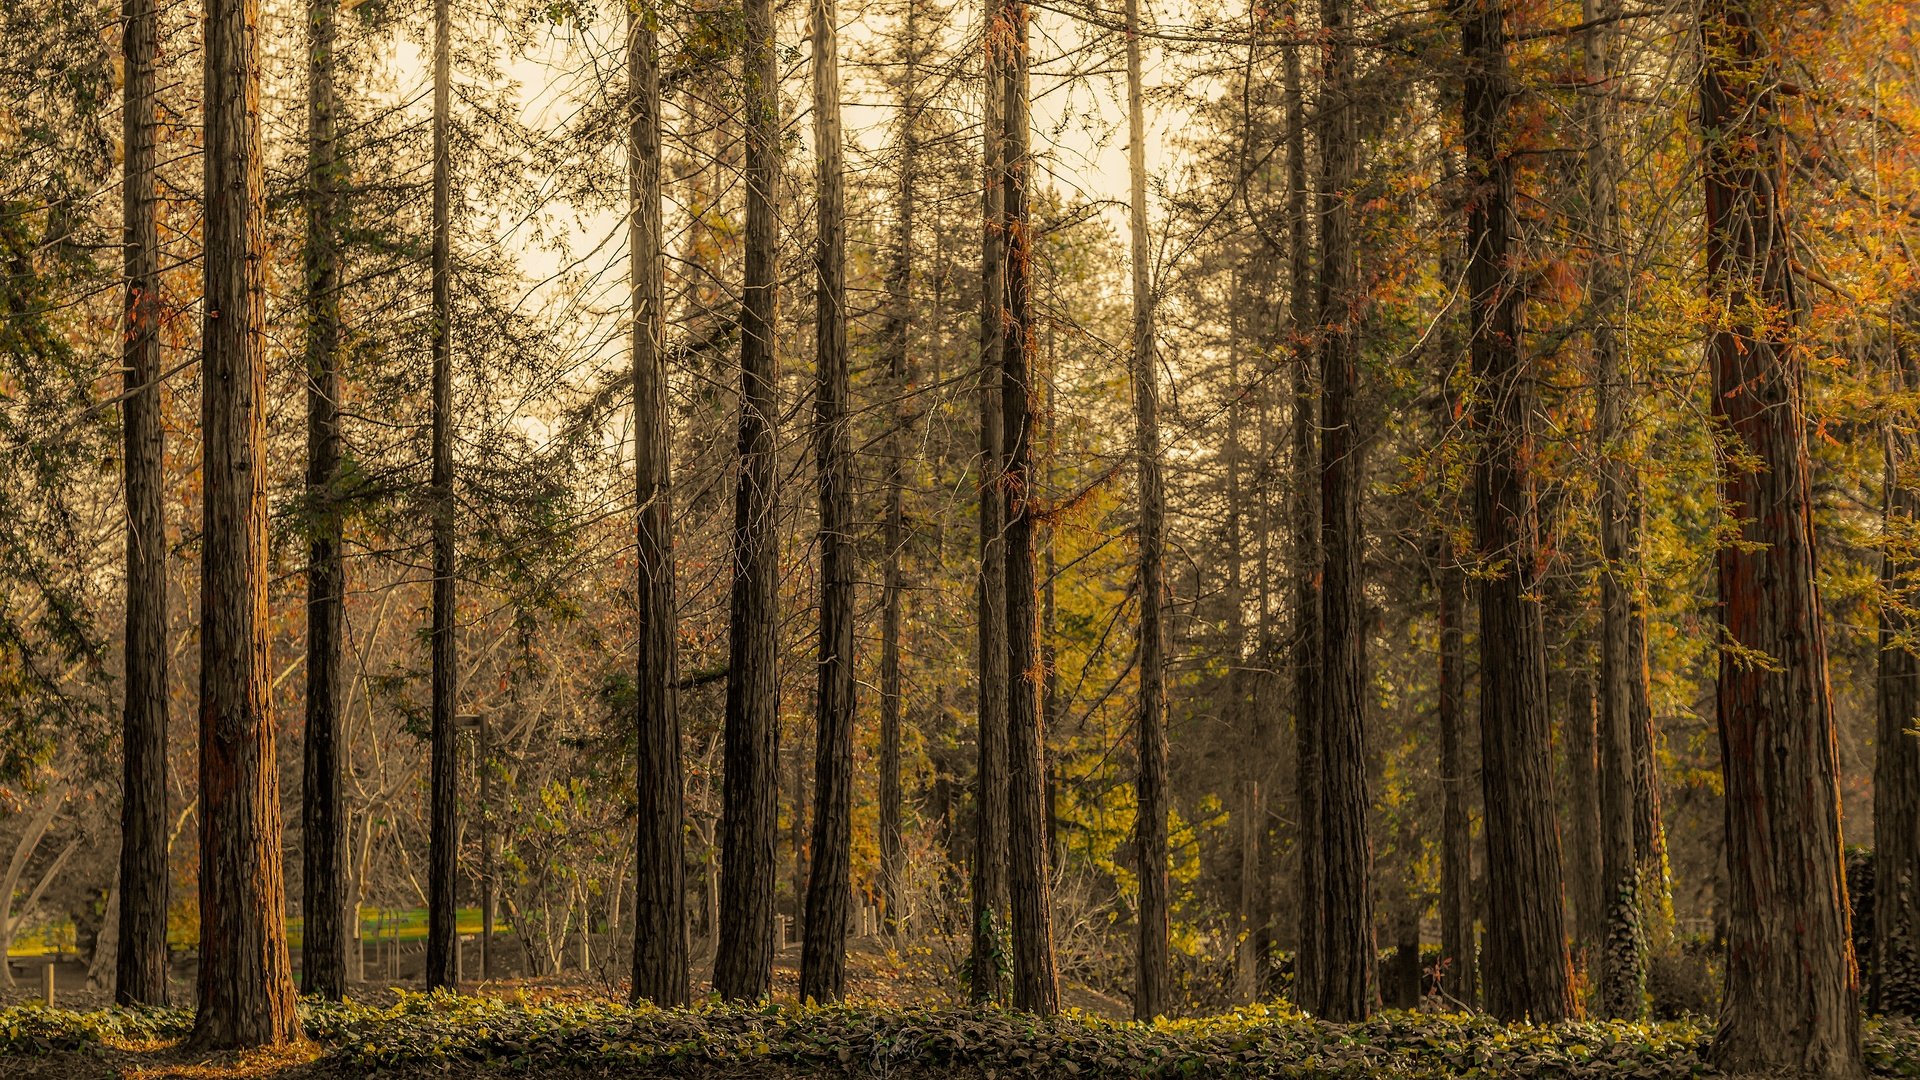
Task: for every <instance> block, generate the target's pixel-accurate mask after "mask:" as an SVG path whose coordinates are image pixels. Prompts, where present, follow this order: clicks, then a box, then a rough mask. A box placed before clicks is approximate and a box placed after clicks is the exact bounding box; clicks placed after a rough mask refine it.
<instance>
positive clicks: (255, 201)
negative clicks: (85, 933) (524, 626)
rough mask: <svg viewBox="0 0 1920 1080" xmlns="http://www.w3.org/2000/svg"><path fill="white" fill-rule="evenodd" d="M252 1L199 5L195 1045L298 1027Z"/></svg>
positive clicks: (282, 1035)
mask: <svg viewBox="0 0 1920 1080" xmlns="http://www.w3.org/2000/svg"><path fill="white" fill-rule="evenodd" d="M258 26H259V10H258V7H257V5H256V3H255V0H209V3H208V4H207V15H206V40H205V45H204V62H205V65H206V72H205V75H206V80H205V86H204V87H203V89H202V98H201V100H202V102H203V103H204V107H205V110H206V114H205V118H206V127H205V132H206V134H205V139H206V155H205V170H206V172H205V179H204V185H205V186H204V188H203V190H204V192H205V198H206V210H205V215H206V216H205V225H204V232H203V235H204V238H205V246H204V251H203V255H202V266H203V272H204V274H205V283H204V285H203V298H204V299H203V303H204V311H205V315H204V317H203V319H202V323H201V349H202V353H201V408H200V426H201V435H202V439H203V441H204V445H203V448H202V453H201V463H202V464H201V469H202V474H203V484H204V492H203V517H202V522H201V575H200V613H201V623H200V809H199V819H200V976H199V993H198V999H199V1009H198V1011H197V1012H196V1014H195V1016H194V1027H193V1037H192V1041H193V1044H194V1045H195V1046H196V1047H199V1048H202V1049H218V1048H226V1047H245V1046H270V1045H279V1044H282V1043H286V1042H290V1041H292V1040H295V1039H298V1038H299V1037H300V1021H299V1019H298V1017H297V1016H296V1015H295V1014H294V998H295V991H294V985H293V975H292V963H291V961H290V960H289V958H288V955H287V937H286V910H287V895H286V883H285V881H284V879H283V876H282V870H281V866H282V863H281V850H280V830H281V822H280V772H279V768H278V765H277V762H276V759H275V754H274V744H275V741H276V740H275V730H274V720H273V714H272V712H271V710H270V704H271V699H270V696H269V687H268V679H269V674H268V670H267V664H268V660H267V641H268V637H267V630H268V626H267V487H266V480H267V460H266V404H267V403H266V368H267V363H266V361H267V357H266V296H265V280H264V270H265V266H266V227H265V226H266V223H265V220H264V218H265V213H264V206H265V197H266V185H265V179H264V170H263V167H262V166H263V157H262V152H261V145H260V52H259V40H258V37H257V29H256V28H257V27H258Z"/></svg>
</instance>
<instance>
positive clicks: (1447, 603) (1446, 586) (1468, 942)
mask: <svg viewBox="0 0 1920 1080" xmlns="http://www.w3.org/2000/svg"><path fill="white" fill-rule="evenodd" d="M1443 398H1444V399H1445V400H1447V401H1449V402H1450V401H1451V400H1452V395H1451V393H1445V392H1443ZM1446 415H1447V418H1448V421H1449V422H1451V420H1452V416H1453V409H1452V407H1451V406H1448V407H1446ZM1439 593H1440V597H1439V600H1440V604H1439V607H1440V617H1439V622H1440V687H1439V690H1440V695H1439V696H1440V703H1439V704H1440V708H1439V712H1440V717H1439V719H1440V800H1441V802H1440V962H1441V964H1442V968H1441V975H1440V988H1441V989H1442V990H1444V991H1446V993H1447V995H1448V996H1450V997H1452V998H1453V999H1454V1000H1455V1001H1457V1002H1459V1003H1460V1004H1462V1005H1467V1006H1471V1005H1473V1003H1474V999H1475V997H1476V989H1477V986H1478V979H1476V977H1475V967H1476V961H1477V960H1478V956H1477V948H1476V946H1475V943H1474V938H1473V838H1472V832H1471V825H1470V823H1469V821H1468V798H1469V794H1468V783H1469V781H1470V779H1471V777H1472V773H1473V769H1472V766H1471V765H1470V764H1469V763H1468V754H1467V748H1466V746H1465V745H1464V739H1463V735H1464V734H1465V733H1464V731H1463V730H1462V723H1463V721H1462V715H1463V713H1464V712H1465V708H1464V702H1465V698H1466V677H1467V673H1466V667H1467V664H1466V660H1467V647H1466V629H1465V627H1464V626H1463V625H1462V620H1463V619H1464V618H1465V617H1466V609H1467V588H1466V575H1465V574H1463V573H1462V572H1461V570H1460V560H1459V555H1458V553H1457V552H1455V551H1454V549H1453V540H1452V538H1451V536H1449V535H1447V534H1442V537H1441V540H1440V570H1439Z"/></svg>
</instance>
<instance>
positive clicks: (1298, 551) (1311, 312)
mask: <svg viewBox="0 0 1920 1080" xmlns="http://www.w3.org/2000/svg"><path fill="white" fill-rule="evenodd" d="M1283 2H1284V3H1285V4H1286V6H1285V8H1284V11H1285V15H1284V16H1283V18H1282V22H1283V23H1284V25H1286V26H1287V27H1289V28H1295V27H1297V25H1298V17H1297V15H1296V9H1295V8H1294V6H1293V4H1292V2H1291V0H1283ZM1281 86H1282V93H1283V95H1284V97H1285V99H1286V109H1287V131H1286V141H1287V246H1288V249H1289V250H1288V273H1287V287H1288V291H1289V297H1288V307H1289V310H1288V320H1287V321H1288V324H1289V326H1290V327H1291V329H1292V331H1293V335H1292V336H1293V345H1292V349H1293V358H1292V359H1293V364H1292V370H1291V375H1292V388H1291V389H1292V391H1293V416H1292V424H1291V427H1290V430H1289V450H1290V454H1289V461H1290V464H1291V469H1292V473H1293V490H1294V497H1293V505H1292V507H1291V508H1290V513H1289V515H1288V516H1289V517H1290V518H1291V519H1292V531H1293V537H1292V541H1293V543H1292V547H1293V618H1294V632H1293V649H1292V656H1291V658H1290V659H1291V661H1292V667H1293V723H1294V803H1295V807H1296V813H1297V814H1298V817H1299V829H1298V835H1297V837H1296V839H1295V841H1294V844H1295V847H1296V849H1297V850H1298V851H1299V856H1300V868H1299V869H1300V881H1299V886H1298V891H1297V893H1296V899H1297V900H1298V905H1297V906H1298V908H1299V912H1300V924H1299V940H1298V941H1297V942H1296V943H1295V946H1294V953H1293V1000H1294V1004H1296V1005H1298V1006H1299V1007H1300V1008H1302V1009H1317V1008H1318V1007H1319V1002H1320V982H1321V972H1322V970H1323V968H1324V966H1325V953H1326V935H1325V929H1324V928H1325V925H1326V916H1325V913H1324V912H1323V910H1322V909H1321V905H1320V904H1319V903H1317V902H1308V900H1307V898H1309V897H1319V896H1321V895H1322V894H1324V893H1325V891H1326V864H1325V861H1324V859H1325V853H1324V852H1323V850H1322V847H1321V795H1320V723H1319V715H1320V709H1321V700H1320V498H1319V490H1318V489H1319V482H1318V476H1317V473H1318V471H1319V470H1318V466H1317V465H1316V464H1315V463H1314V435H1315V428H1316V424H1317V419H1316V416H1315V412H1316V410H1315V401H1316V398H1317V396H1318V395H1317V394H1316V390H1315V386H1314V375H1313V363H1314V354H1313V347H1312V345H1311V344H1309V343H1310V341H1311V340H1312V337H1311V335H1312V334H1313V332H1314V329H1313V327H1314V321H1315V318H1316V316H1317V310H1316V309H1317V298H1316V296H1315V293H1314V292H1313V290H1311V289H1309V288H1308V287H1307V282H1308V281H1310V280H1312V277H1313V232H1312V228H1313V226H1312V219H1311V217H1310V216H1309V214H1308V209H1307V134H1306V130H1307V129H1306V117H1307V107H1306V100H1305V95H1304V94H1303V92H1302V89H1301V78H1300V46H1299V45H1297V44H1293V43H1291V42H1290V43H1289V44H1287V45H1286V46H1285V48H1284V50H1283V54H1282V65H1281Z"/></svg>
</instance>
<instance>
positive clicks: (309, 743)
mask: <svg viewBox="0 0 1920 1080" xmlns="http://www.w3.org/2000/svg"><path fill="white" fill-rule="evenodd" d="M338 12H339V3H338V0H310V2H309V4H308V7H307V84H308V85H307V191H306V226H307V235H306V242H305V244H304V246H303V248H302V252H301V254H302V260H301V261H302V265H303V270H304V273H303V277H304V286H305V291H306V295H305V297H304V300H305V303H306V312H307V320H306V330H307V337H306V366H307V372H306V374H307V727H306V744H305V748H304V749H305V752H304V754H303V757H302V761H303V771H302V774H301V801H300V834H301V838H302V842H303V843H302V849H301V870H302V873H301V877H300V913H301V916H302V922H301V926H302V932H301V938H300V979H301V983H302V989H303V990H305V992H307V993H309V994H318V995H319V996H321V997H325V998H331V999H333V1000H336V1001H337V1000H339V998H340V995H341V994H342V993H344V992H345V990H346V983H347V937H348V933H347V926H346V917H347V901H346V897H345V895H344V890H345V887H346V883H347V859H346V826H347V821H346V816H345V814H344V811H343V807H342V806H341V787H342V785H341V761H340V750H341V746H340V743H341V730H340V727H341V725H340V705H341V694H340V689H341V683H340V680H341V648H342V646H343V644H344V641H345V638H344V634H343V629H344V627H343V624H342V619H343V616H344V613H345V606H346V604H345V602H346V577H347V574H346V559H345V557H344V552H343V551H342V550H341V549H342V543H343V536H342V528H341V510H340V506H339V499H340V493H339V486H340V286H341V273H340V251H339V245H338V240H337V238H336V236H335V232H336V230H337V228H338V223H337V219H338V214H339V197H338V194H337V191H338V187H339V184H340V174H341V166H340V161H339V151H338V147H337V145H336V141H335V140H336V138H337V136H336V126H337V125H336V123H335V115H334V114H335V109H336V107H337V101H336V98H335V94H334V81H333V52H334V42H335V27H334V19H335V16H336V15H337V14H338Z"/></svg>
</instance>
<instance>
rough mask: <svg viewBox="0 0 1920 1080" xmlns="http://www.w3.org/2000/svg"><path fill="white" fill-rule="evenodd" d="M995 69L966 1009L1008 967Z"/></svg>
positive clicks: (999, 155)
mask: <svg viewBox="0 0 1920 1080" xmlns="http://www.w3.org/2000/svg"><path fill="white" fill-rule="evenodd" d="M999 19H1000V3H999V0H986V16H985V21H986V25H987V26H988V27H989V28H993V27H995V26H997V25H998V23H999ZM997 72H998V60H997V58H996V56H995V54H994V53H993V51H992V50H991V49H989V51H988V53H987V61H986V79H985V86H984V89H983V91H982V94H983V97H984V113H985V115H984V116H983V118H982V122H981V128H982V131H983V132H984V135H983V140H982V147H981V157H982V166H983V171H984V172H985V174H986V184H985V188H986V194H985V200H984V201H985V221H986V226H985V229H984V236H983V239H982V242H981V273H980V277H981V298H980V580H979V584H978V592H977V593H976V596H975V613H976V633H977V635H978V641H977V652H976V653H975V663H976V664H977V666H978V673H977V674H978V695H979V700H978V702H977V713H978V717H979V731H978V743H977V749H978V759H979V760H978V764H977V767H976V771H975V775H974V787H975V790H974V813H975V815H976V820H975V826H974V850H973V896H972V938H973V941H972V951H971V955H970V958H969V980H968V987H967V989H968V996H969V997H970V998H971V999H972V1000H973V1001H975V1002H986V1001H999V1000H1004V998H1005V981H1006V979H1005V972H1006V970H1007V967H1008V958H1007V956H1006V955H1005V953H1004V952H1003V951H1002V949H1001V938H1002V935H1003V934H1004V933H1005V931H1006V928H1007V920H1006V910H1007V683H1008V680H1007V619H1006V602H1007V593H1006V566H1007V563H1006V537H1005V536H1004V535H1003V534H1002V531H1001V526H1002V524H1003V521H1004V507H1003V505H1002V503H1001V474H1002V472H1003V471H1004V468H1005V462H1004V454H1003V447H1002V445H1001V431H1002V425H1001V417H1000V399H1001V382H1002V380H1001V370H1000V347H1001V343H1000V320H1001V316H1002V309H1003V307H1004V306H1005V304H1006V262H1005V259H1004V257H1003V255H1002V249H1003V247H1004V241H1005V237H1004V235H1003V233H1002V231H1001V213H1002V207H1003V205H1004V202H1005V186H1006V175H1005V173H1006V150H1005V147H1004V146H1003V145H1002V144H1003V142H1004V137H1005V132H1004V124H1003V121H1002V113H1003V109H1002V105H1001V98H1002V96H1003V94H1004V90H1005V88H1004V86H1003V85H1002V82H1001V80H1000V78H999V77H998V74H997Z"/></svg>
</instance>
